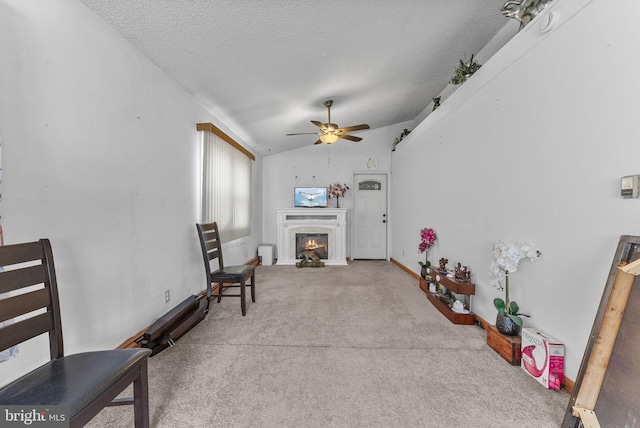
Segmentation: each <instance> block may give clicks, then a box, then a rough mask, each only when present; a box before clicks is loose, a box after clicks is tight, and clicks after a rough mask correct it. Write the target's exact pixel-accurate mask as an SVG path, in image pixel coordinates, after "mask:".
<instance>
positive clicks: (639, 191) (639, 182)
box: [620, 175, 640, 198]
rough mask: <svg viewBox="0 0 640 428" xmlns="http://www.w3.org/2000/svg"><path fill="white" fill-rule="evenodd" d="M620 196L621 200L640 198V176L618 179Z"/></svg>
mask: <svg viewBox="0 0 640 428" xmlns="http://www.w3.org/2000/svg"><path fill="white" fill-rule="evenodd" d="M620 196H622V197H623V198H638V197H640V175H627V176H626V177H622V178H621V179H620Z"/></svg>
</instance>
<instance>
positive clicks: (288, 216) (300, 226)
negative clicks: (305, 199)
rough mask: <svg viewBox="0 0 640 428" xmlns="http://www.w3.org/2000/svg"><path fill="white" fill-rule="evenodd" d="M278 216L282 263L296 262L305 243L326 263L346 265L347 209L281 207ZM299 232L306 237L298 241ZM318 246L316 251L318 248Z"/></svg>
mask: <svg viewBox="0 0 640 428" xmlns="http://www.w3.org/2000/svg"><path fill="white" fill-rule="evenodd" d="M276 215H277V219H278V244H277V250H278V262H277V264H279V265H295V264H296V262H297V261H298V260H299V259H298V258H297V256H298V254H300V252H302V251H304V243H305V242H307V241H308V240H309V238H310V239H311V240H314V239H315V243H313V242H311V243H309V244H308V245H307V248H308V249H311V248H313V249H314V252H316V254H317V255H318V257H319V258H320V259H321V260H322V261H323V262H324V263H325V265H326V266H331V265H341V266H346V265H347V257H346V254H347V210H346V209H344V208H282V209H277V210H276ZM298 235H306V236H307V239H304V240H302V243H301V242H299V239H298ZM316 249H317V250H316Z"/></svg>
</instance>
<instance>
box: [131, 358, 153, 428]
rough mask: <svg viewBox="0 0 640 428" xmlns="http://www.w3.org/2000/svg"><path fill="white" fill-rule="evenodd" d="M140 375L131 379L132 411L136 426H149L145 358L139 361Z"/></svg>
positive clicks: (141, 427)
mask: <svg viewBox="0 0 640 428" xmlns="http://www.w3.org/2000/svg"><path fill="white" fill-rule="evenodd" d="M139 369H140V376H138V378H137V379H136V380H135V381H133V412H134V415H135V427H136V428H149V384H148V376H147V360H146V359H145V360H143V361H142V362H141V363H140V368H139Z"/></svg>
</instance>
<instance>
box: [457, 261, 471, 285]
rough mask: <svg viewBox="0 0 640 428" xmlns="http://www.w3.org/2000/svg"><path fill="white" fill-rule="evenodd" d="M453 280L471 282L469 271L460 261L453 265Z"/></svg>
mask: <svg viewBox="0 0 640 428" xmlns="http://www.w3.org/2000/svg"><path fill="white" fill-rule="evenodd" d="M455 280H456V281H460V282H471V271H470V270H468V269H467V267H466V266H462V265H461V264H460V263H458V265H457V266H456V267H455Z"/></svg>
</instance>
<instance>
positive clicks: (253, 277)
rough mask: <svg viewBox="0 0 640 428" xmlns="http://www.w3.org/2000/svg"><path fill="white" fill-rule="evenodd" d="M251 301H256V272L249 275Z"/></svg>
mask: <svg viewBox="0 0 640 428" xmlns="http://www.w3.org/2000/svg"><path fill="white" fill-rule="evenodd" d="M251 301H252V302H254V303H255V301H256V274H255V272H254V273H253V275H251Z"/></svg>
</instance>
